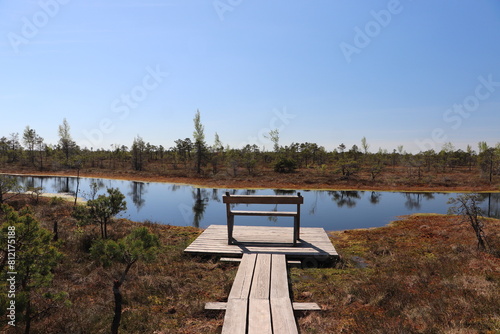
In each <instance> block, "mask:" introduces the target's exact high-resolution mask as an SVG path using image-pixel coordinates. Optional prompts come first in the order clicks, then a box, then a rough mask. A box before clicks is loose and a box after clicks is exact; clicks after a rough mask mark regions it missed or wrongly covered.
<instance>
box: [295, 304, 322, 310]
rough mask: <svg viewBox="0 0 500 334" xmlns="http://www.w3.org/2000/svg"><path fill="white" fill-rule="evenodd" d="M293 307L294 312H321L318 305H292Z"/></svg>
mask: <svg viewBox="0 0 500 334" xmlns="http://www.w3.org/2000/svg"><path fill="white" fill-rule="evenodd" d="M292 307H293V310H294V311H321V307H319V305H318V304H316V303H292Z"/></svg>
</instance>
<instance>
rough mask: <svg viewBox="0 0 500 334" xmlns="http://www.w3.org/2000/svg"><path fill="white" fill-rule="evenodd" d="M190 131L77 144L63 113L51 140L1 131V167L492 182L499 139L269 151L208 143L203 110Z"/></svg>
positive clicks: (498, 170) (276, 146)
mask: <svg viewBox="0 0 500 334" xmlns="http://www.w3.org/2000/svg"><path fill="white" fill-rule="evenodd" d="M193 123H194V131H193V134H192V137H186V138H184V139H183V138H180V139H177V140H175V141H174V143H173V145H172V146H171V147H169V148H166V147H164V146H163V145H154V144H151V143H149V142H146V141H145V140H144V139H143V138H142V137H141V136H139V135H138V136H136V137H135V138H134V139H133V142H132V145H131V146H130V147H128V146H126V145H119V144H115V145H112V146H111V148H110V149H107V150H106V149H102V148H101V149H96V150H94V149H93V148H90V149H89V148H86V147H85V148H81V147H79V146H78V145H77V144H76V142H75V141H74V140H73V139H72V137H71V133H70V126H69V124H68V122H67V121H66V119H64V120H63V123H62V124H61V125H60V126H59V128H58V135H59V141H58V143H57V144H56V145H51V144H47V143H45V141H44V139H43V138H42V137H41V136H40V135H39V134H38V133H37V132H36V130H35V129H32V128H31V127H30V126H26V128H25V130H24V132H23V134H22V137H21V136H20V135H19V133H11V134H10V135H9V136H7V137H6V136H3V137H1V138H0V167H5V166H24V167H30V168H35V169H38V170H40V171H48V170H49V171H50V170H61V169H68V168H69V169H82V168H99V169H112V170H116V169H120V170H124V169H125V170H127V169H131V170H135V171H145V170H147V171H151V172H157V173H161V174H165V175H168V174H174V175H177V174H179V173H180V172H192V173H196V174H203V175H210V174H211V175H216V174H218V173H221V172H225V173H227V174H229V175H230V176H238V175H240V174H248V175H256V174H257V173H258V172H259V171H264V170H274V171H275V172H277V173H291V172H294V171H296V170H297V169H314V170H317V171H319V172H320V173H321V172H324V173H331V174H336V175H338V177H339V178H341V179H347V180H348V179H350V178H352V177H353V176H354V175H356V174H359V173H360V172H364V173H365V174H367V175H369V178H370V180H372V181H373V180H376V179H377V177H378V176H379V175H380V174H381V173H382V172H383V171H388V172H390V171H391V168H392V169H395V168H399V170H401V168H403V169H404V170H405V171H406V173H407V175H408V177H410V178H416V179H419V178H421V177H423V175H424V174H425V173H427V174H429V173H436V174H437V173H447V172H452V171H454V170H455V169H457V168H460V169H461V170H466V171H469V172H474V171H478V172H479V173H480V175H481V176H482V177H484V178H485V179H486V180H488V181H489V182H490V183H491V182H492V181H493V177H494V176H495V175H499V174H500V143H496V145H493V146H490V145H489V144H488V143H486V142H484V141H482V142H479V143H477V148H476V149H474V148H473V147H472V146H470V145H468V146H467V148H466V150H462V149H456V148H455V147H454V145H453V144H452V143H450V142H448V143H445V144H444V145H443V146H442V148H441V150H439V151H436V150H427V151H421V152H419V153H408V152H406V151H405V150H404V147H403V146H402V145H400V146H398V147H397V149H394V150H392V151H388V150H387V149H382V148H380V149H379V150H378V151H377V152H375V153H373V152H370V144H369V142H368V140H367V139H366V137H363V138H362V139H361V141H360V145H359V146H358V145H353V146H352V147H350V148H348V147H346V145H344V144H343V143H341V144H339V145H338V146H337V147H336V148H335V149H333V150H331V151H328V150H327V149H325V147H323V146H320V145H318V144H316V143H309V142H305V143H295V142H294V143H291V144H289V145H282V144H281V143H280V137H279V135H280V134H279V130H277V129H275V130H272V131H270V132H269V134H268V136H267V138H268V139H269V140H270V141H272V142H273V150H272V151H266V150H263V149H261V148H260V147H259V146H257V145H256V144H253V145H251V144H247V145H246V146H244V147H242V148H235V147H230V146H229V145H224V144H223V142H222V141H221V139H220V137H219V135H218V133H215V137H214V140H213V144H211V145H209V144H208V143H207V141H206V139H205V133H204V126H203V124H202V122H201V116H200V112H199V111H197V112H196V114H195V117H194V119H193Z"/></svg>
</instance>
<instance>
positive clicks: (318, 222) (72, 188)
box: [18, 176, 500, 231]
mask: <svg viewBox="0 0 500 334" xmlns="http://www.w3.org/2000/svg"><path fill="white" fill-rule="evenodd" d="M18 180H19V182H20V184H22V185H23V186H28V187H43V191H44V192H45V193H70V194H73V195H74V194H75V192H76V189H77V183H79V184H78V189H79V190H78V196H79V197H82V198H87V199H89V198H90V185H91V183H96V184H97V185H98V186H99V192H98V194H105V193H106V188H118V189H119V190H120V191H121V192H122V193H123V194H124V195H125V196H126V201H127V211H126V212H125V213H123V214H121V215H120V217H123V218H128V219H131V220H134V221H144V220H150V221H152V222H157V223H162V224H171V225H177V226H195V227H201V228H206V227H208V226H209V225H211V224H226V211H225V204H223V203H222V196H223V195H224V194H225V192H226V191H227V192H229V193H231V194H238V195H296V194H297V192H300V193H301V195H302V196H303V197H304V204H303V205H302V206H301V226H304V227H323V228H324V229H325V230H327V231H333V230H346V229H356V228H367V227H378V226H383V225H386V224H387V223H389V222H391V221H392V220H395V219H396V218H397V216H401V215H407V214H412V213H417V212H422V213H446V212H447V210H448V207H449V205H448V204H446V202H447V201H448V199H449V198H450V197H453V196H456V195H457V194H449V193H410V192H382V191H316V190H310V191H308V190H302V191H300V190H297V191H295V190H278V189H265V190H241V189H239V190H235V189H211V188H197V187H195V186H190V185H178V184H169V183H157V182H135V181H123V180H110V179H94V178H80V179H79V181H78V180H77V178H74V177H31V176H30V177H18ZM482 196H483V198H484V200H483V202H482V204H481V205H482V208H483V210H484V212H485V213H486V214H487V215H488V216H491V217H496V218H500V194H499V193H492V194H482ZM273 209H276V207H275V206H272V207H270V206H269V205H267V206H260V205H252V208H251V210H267V211H269V210H273ZM277 209H278V210H280V211H293V210H294V209H293V207H291V208H287V206H286V205H280V206H279V208H277ZM291 219H292V218H287V217H280V218H276V217H272V218H267V217H236V218H235V224H238V225H276V226H292V225H291V224H292V220H291Z"/></svg>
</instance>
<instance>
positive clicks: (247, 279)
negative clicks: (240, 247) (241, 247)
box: [228, 253, 257, 300]
mask: <svg viewBox="0 0 500 334" xmlns="http://www.w3.org/2000/svg"><path fill="white" fill-rule="evenodd" d="M256 259H257V254H255V253H254V254H244V255H243V258H242V259H241V263H240V266H239V267H238V271H237V272H236V276H235V278H234V283H233V286H232V287H231V292H230V293H229V297H228V300H229V299H238V298H248V295H249V293H250V287H251V284H252V277H253V275H254V267H255V260H256Z"/></svg>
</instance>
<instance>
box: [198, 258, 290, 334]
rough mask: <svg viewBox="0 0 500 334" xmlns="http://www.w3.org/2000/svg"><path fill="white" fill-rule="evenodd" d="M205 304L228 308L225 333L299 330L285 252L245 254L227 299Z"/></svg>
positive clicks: (285, 333) (275, 333)
mask: <svg viewBox="0 0 500 334" xmlns="http://www.w3.org/2000/svg"><path fill="white" fill-rule="evenodd" d="M214 304H218V306H215V305H214ZM214 306H215V307H214ZM205 308H206V309H225V310H226V314H225V316H224V325H223V327H222V333H223V334H226V333H227V334H240V333H241V334H245V333H249V334H252V333H255V334H261V333H262V334H266V333H274V334H281V333H283V334H294V333H298V329H297V324H296V322H295V317H294V314H293V306H292V302H291V299H290V294H289V291H288V278H287V272H286V259H285V255H283V254H272V255H271V254H256V253H246V254H243V258H242V260H241V263H240V266H239V268H238V271H237V273H236V277H235V279H234V283H233V286H232V288H231V292H230V293H229V297H228V301H227V303H207V305H206V306H205Z"/></svg>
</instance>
